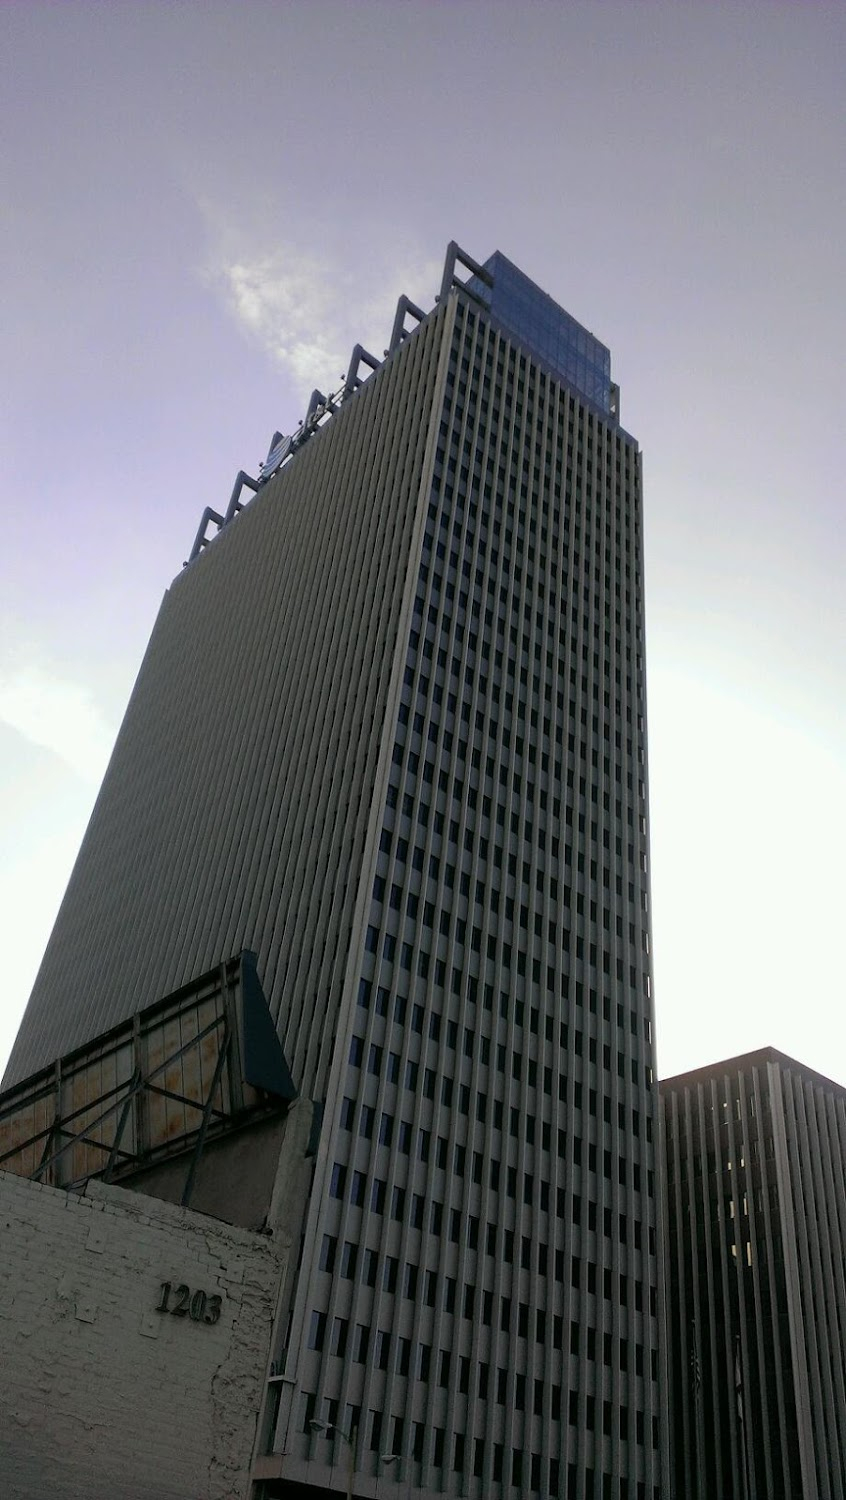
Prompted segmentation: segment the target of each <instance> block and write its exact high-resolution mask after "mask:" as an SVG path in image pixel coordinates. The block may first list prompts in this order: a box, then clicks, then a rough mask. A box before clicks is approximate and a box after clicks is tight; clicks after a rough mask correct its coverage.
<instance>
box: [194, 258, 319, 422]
mask: <svg viewBox="0 0 846 1500" xmlns="http://www.w3.org/2000/svg"><path fill="white" fill-rule="evenodd" d="M220 276H221V279H222V281H223V284H224V287H225V291H226V297H227V301H228V303H229V306H230V308H231V310H232V312H233V313H234V314H235V316H236V318H237V319H238V320H239V322H240V323H242V324H243V326H244V327H245V328H246V329H247V330H248V331H249V332H250V333H251V334H252V335H253V336H254V337H255V338H257V339H258V341H259V343H261V344H262V346H263V347H264V348H265V349H266V350H267V351H268V353H269V354H270V355H272V357H273V358H274V359H275V360H276V361H277V363H278V364H280V365H282V366H283V367H285V368H287V369H288V370H289V372H290V373H291V375H292V377H293V379H294V381H295V383H296V385H297V386H298V388H299V389H300V390H301V391H302V392H305V393H306V394H308V392H307V391H306V387H308V390H311V389H312V388H313V387H314V386H315V385H329V386H331V387H334V386H335V385H337V383H338V382H337V376H338V371H339V370H340V369H341V366H342V364H343V362H344V360H343V355H342V353H341V352H340V350H341V348H342V345H341V343H340V341H339V340H338V339H337V337H336V334H337V328H338V321H339V319H338V303H339V300H340V299H339V298H338V295H337V292H333V288H332V281H331V275H330V272H329V270H328V268H327V267H325V266H323V265H322V264H321V263H320V261H319V260H317V259H316V258H314V257H310V256H308V255H298V254H297V253H296V252H295V251H293V250H290V249H285V250H279V251H276V252H275V253H273V254H270V255H260V256H256V257H253V258H252V259H248V258H239V259H238V260H234V261H231V260H225V261H224V262H223V264H222V265H221V266H220Z"/></svg>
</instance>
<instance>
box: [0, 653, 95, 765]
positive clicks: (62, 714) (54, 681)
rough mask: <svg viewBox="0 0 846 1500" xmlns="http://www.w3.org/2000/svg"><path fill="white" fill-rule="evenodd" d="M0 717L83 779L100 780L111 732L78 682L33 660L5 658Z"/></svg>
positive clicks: (1, 670)
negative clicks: (50, 752)
mask: <svg viewBox="0 0 846 1500" xmlns="http://www.w3.org/2000/svg"><path fill="white" fill-rule="evenodd" d="M0 722H2V723H4V724H8V725H9V726H10V727H11V728H12V729H15V730H17V732H18V734H21V735H23V736H24V737H25V738H26V739H27V740H29V741H30V742H31V743H32V744H34V745H40V746H42V747H43V748H44V749H46V750H51V751H52V752H53V754H54V755H57V756H58V757H59V758H60V760H63V761H64V762H65V764H66V765H68V766H70V767H71V769H72V770H74V771H75V772H76V773H77V774H78V775H79V776H81V777H82V778H83V779H84V780H85V781H87V782H90V783H92V784H94V785H97V784H98V783H99V782H100V780H101V779H102V776H103V772H104V770H105V768H106V762H107V761H108V758H109V753H110V751H111V747H112V743H113V741H114V731H113V729H111V728H110V726H109V725H108V724H107V723H106V721H105V719H104V718H103V716H102V714H101V713H100V711H99V709H98V708H97V706H96V704H95V702H94V700H93V697H92V695H91V693H90V691H89V690H88V688H86V687H85V686H84V685H83V684H82V683H79V682H73V681H71V680H70V679H69V678H67V677H62V676H60V675H59V674H58V673H57V672H56V671H55V670H53V669H51V668H49V667H45V666H43V665H42V664H40V663H38V662H34V661H27V660H24V659H19V660H14V659H12V660H8V659H7V660H6V661H5V662H2V663H0Z"/></svg>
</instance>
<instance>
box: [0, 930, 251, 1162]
mask: <svg viewBox="0 0 846 1500" xmlns="http://www.w3.org/2000/svg"><path fill="white" fill-rule="evenodd" d="M240 973H241V966H240V959H233V960H230V962H229V963H228V964H226V965H220V966H219V967H218V968H216V969H215V970H213V971H212V972H211V973H210V974H208V975H204V976H203V978H202V979H200V980H198V981H197V982H196V983H195V984H193V985H189V986H186V987H185V988H184V989H183V990H180V991H178V992H177V994H176V995H174V996H170V997H168V998H167V999H166V1000H164V1001H161V1002H159V1003H158V1004H157V1005H155V1006H152V1007H150V1009H149V1010H147V1011H145V1012H142V1013H141V1015H140V1016H139V1017H138V1019H137V1021H135V1020H131V1021H128V1022H126V1023H124V1025H122V1026H120V1027H117V1028H116V1029H115V1030H114V1031H111V1032H109V1033H107V1034H106V1036H104V1037H98V1038H97V1039H96V1040H95V1041H94V1042H92V1043H91V1044H90V1045H89V1046H88V1047H86V1048H83V1049H81V1050H80V1051H79V1052H77V1053H75V1054H73V1055H72V1056H71V1057H70V1058H66V1059H63V1060H62V1061H61V1062H60V1063H58V1064H56V1065H55V1066H54V1067H51V1068H49V1069H45V1070H44V1071H43V1072H42V1073H39V1074H36V1075H35V1077H33V1078H31V1079H28V1080H26V1081H25V1082H24V1083H22V1084H19V1085H18V1086H17V1087H15V1088H13V1089H10V1090H8V1091H7V1092H6V1093H5V1094H3V1095H2V1096H0V1168H2V1169H4V1170H6V1171H10V1172H15V1173H17V1174H18V1175H19V1176H25V1177H38V1178H40V1180H42V1181H44V1182H49V1183H52V1184H54V1185H56V1186H70V1185H73V1184H77V1183H79V1182H82V1181H84V1180H85V1179H86V1178H88V1177H92V1176H97V1175H101V1174H103V1173H105V1172H107V1171H111V1172H113V1171H115V1170H117V1171H120V1169H121V1167H122V1166H126V1165H131V1164H136V1165H137V1164H139V1163H140V1162H141V1161H148V1160H150V1159H151V1158H153V1157H158V1156H160V1155H166V1154H169V1153H170V1152H172V1151H174V1150H176V1149H180V1148H182V1147H184V1146H185V1145H186V1144H188V1143H190V1141H191V1140H192V1139H193V1138H195V1137H196V1136H197V1134H198V1132H199V1131H200V1128H201V1126H202V1125H203V1121H204V1118H206V1119H207V1126H208V1119H210V1120H211V1122H212V1124H213V1125H214V1124H215V1123H216V1124H218V1125H219V1124H220V1123H221V1122H222V1121H224V1120H225V1119H227V1118H228V1117H229V1116H230V1114H231V1110H232V1101H233V1099H234V1098H236V1097H239V1096H240V1092H241V1091H240V1090H239V1089H235V1088H233V1082H232V1078H231V1076H230V1074H231V1057H230V1040H231V1027H230V1025H229V1017H228V1012H227V991H229V992H230V993H231V995H232V996H233V997H234V998H235V1000H236V1002H237V996H238V990H239V986H240ZM222 1052H223V1053H224V1054H225V1055H224V1056H223V1057H221V1053H222ZM216 1075H217V1080H218V1081H217V1082H215V1077H216Z"/></svg>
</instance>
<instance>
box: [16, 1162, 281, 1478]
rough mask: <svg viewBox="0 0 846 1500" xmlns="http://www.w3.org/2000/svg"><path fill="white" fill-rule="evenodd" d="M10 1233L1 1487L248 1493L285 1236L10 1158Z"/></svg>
mask: <svg viewBox="0 0 846 1500" xmlns="http://www.w3.org/2000/svg"><path fill="white" fill-rule="evenodd" d="M0 1244H2V1257H0V1348H2V1360H0V1494H2V1496H3V1500H44V1497H45V1496H47V1495H52V1496H56V1497H57V1500H241V1497H243V1496H246V1495H247V1494H248V1493H249V1472H250V1461H251V1457H252V1449H253V1443H254V1440H255V1433H256V1421H257V1415H258V1412H259V1410H260V1407H261V1402H262V1397H263V1393H264V1389H265V1384H266V1377H267V1366H268V1356H269V1350H270V1341H271V1336H272V1330H273V1324H274V1317H275V1313H276V1306H277V1300H278V1294H279V1287H280V1281H281V1279H282V1277H283V1275H284V1271H285V1268H286V1265H287V1262H288V1245H287V1243H286V1242H285V1240H284V1238H283V1237H280V1236H279V1235H278V1234H277V1235H269V1234H251V1233H248V1232H247V1231H245V1230H241V1229H236V1228H233V1227H232V1226H230V1225H227V1224H223V1223H220V1222H218V1221H216V1220H214V1219H211V1218H208V1217H206V1216H205V1215H203V1214H199V1213H196V1212H194V1211H191V1210H186V1209H181V1208H178V1207H176V1206H174V1205H172V1204H168V1203H162V1202H159V1201H156V1200H154V1199H152V1198H148V1197H145V1196H142V1195H140V1194H138V1193H136V1192H129V1191H126V1190H124V1189H121V1188H117V1187H105V1186H103V1185H102V1184H100V1183H98V1182H90V1183H89V1184H88V1187H87V1189H86V1192H85V1194H84V1196H79V1195H77V1194H74V1193H67V1192H65V1191H63V1190H62V1189H57V1188H51V1187H44V1186H42V1185H40V1184H38V1183H35V1182H31V1181H29V1180H27V1179H24V1178H20V1177H15V1176H12V1175H10V1174H8V1173H0ZM165 1282H169V1283H170V1284H171V1291H170V1293H169V1295H168V1307H169V1311H166V1312H164V1311H158V1310H157V1308H159V1307H160V1306H161V1303H162V1298H163V1292H162V1284H163V1283H165ZM183 1284H184V1285H185V1286H186V1287H187V1288H188V1291H189V1292H190V1297H186V1295H185V1294H184V1293H182V1292H179V1293H178V1288H180V1287H181V1286H182V1285H183ZM197 1293H201V1294H202V1293H204V1294H205V1298H203V1297H202V1296H199V1297H196V1299H195V1294H197ZM215 1298H219V1299H220V1302H219V1304H218V1303H217V1302H215V1301H214V1300H213V1299H215ZM183 1304H184V1306H183ZM212 1319H214V1320H215V1321H212Z"/></svg>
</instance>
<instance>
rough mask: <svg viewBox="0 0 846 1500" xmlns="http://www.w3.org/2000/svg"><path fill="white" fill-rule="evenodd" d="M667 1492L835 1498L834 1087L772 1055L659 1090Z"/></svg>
mask: <svg viewBox="0 0 846 1500" xmlns="http://www.w3.org/2000/svg"><path fill="white" fill-rule="evenodd" d="M661 1104H662V1116H663V1120H664V1126H665V1148H666V1163H667V1164H666V1184H667V1189H666V1190H667V1209H668V1212H667V1271H668V1278H667V1284H668V1294H667V1297H668V1307H669V1312H670V1324H671V1327H672V1329H673V1338H672V1340H671V1343H670V1372H671V1377H672V1379H671V1397H672V1400H671V1410H672V1419H673V1421H672V1426H673V1437H674V1443H673V1447H674V1455H673V1473H674V1479H675V1493H676V1494H677V1495H684V1496H688V1497H690V1500H710V1497H711V1496H713V1495H725V1496H726V1497H727V1500H728V1497H731V1500H763V1497H765V1496H766V1500H811V1497H812V1496H813V1497H815V1500H816V1497H818V1496H819V1497H823V1496H825V1497H826V1500H828V1497H834V1496H841V1495H844V1494H846V1363H844V1356H843V1328H844V1326H846V1277H844V1270H843V1243H844V1237H846V1188H844V1170H843V1162H844V1156H845V1155H846V1090H844V1089H842V1088H840V1087H839V1086H838V1085H837V1084H834V1083H831V1082H830V1080H829V1079H827V1078H822V1077H821V1076H820V1075H819V1074H818V1073H813V1072H812V1071H811V1070H810V1069H809V1068H804V1067H802V1065H801V1064H800V1063H797V1062H794V1061H793V1060H792V1059H791V1058H789V1057H785V1056H784V1055H783V1054H782V1053H780V1052H776V1051H775V1050H774V1049H773V1048H772V1047H766V1048H763V1049H762V1050H761V1051H760V1052H752V1053H749V1054H747V1055H746V1056H745V1057H736V1058H732V1059H731V1060H729V1061H728V1062H723V1063H716V1064H714V1066H713V1067H708V1068H698V1069H697V1070H696V1071H695V1072H693V1073H684V1074H681V1075H680V1076H679V1077H677V1078H669V1079H665V1080H664V1081H663V1082H662V1084H661Z"/></svg>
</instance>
